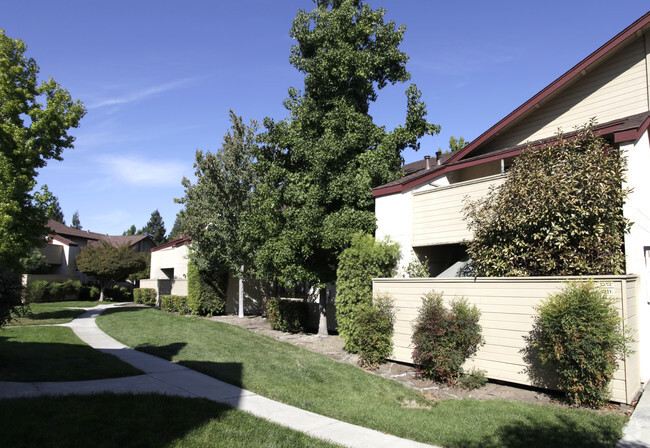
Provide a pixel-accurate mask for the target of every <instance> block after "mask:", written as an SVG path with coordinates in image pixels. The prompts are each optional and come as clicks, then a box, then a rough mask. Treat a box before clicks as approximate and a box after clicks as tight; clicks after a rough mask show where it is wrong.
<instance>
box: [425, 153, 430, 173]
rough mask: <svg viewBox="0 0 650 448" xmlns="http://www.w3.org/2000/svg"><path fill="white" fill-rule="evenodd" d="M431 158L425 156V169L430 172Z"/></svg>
mask: <svg viewBox="0 0 650 448" xmlns="http://www.w3.org/2000/svg"><path fill="white" fill-rule="evenodd" d="M430 159H431V156H424V168H425V169H427V170H429V169H431V162H430Z"/></svg>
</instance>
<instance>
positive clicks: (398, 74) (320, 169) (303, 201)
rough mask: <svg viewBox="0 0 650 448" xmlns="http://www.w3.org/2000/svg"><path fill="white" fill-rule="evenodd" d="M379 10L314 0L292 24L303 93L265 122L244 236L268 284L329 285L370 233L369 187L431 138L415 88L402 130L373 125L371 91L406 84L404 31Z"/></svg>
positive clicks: (388, 177)
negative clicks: (356, 241) (282, 114)
mask: <svg viewBox="0 0 650 448" xmlns="http://www.w3.org/2000/svg"><path fill="white" fill-rule="evenodd" d="M384 13H385V11H384V10H383V9H379V10H376V11H375V10H372V9H371V8H370V7H369V6H368V5H366V4H363V3H362V2H359V1H353V0H343V1H336V2H318V3H317V7H316V8H315V9H314V10H312V11H310V12H305V11H299V12H298V14H297V16H296V18H295V19H294V22H293V26H292V28H291V31H290V35H291V37H292V38H293V39H295V41H296V44H295V45H293V46H292V48H291V56H290V62H291V64H292V65H293V66H294V67H295V68H296V69H298V70H299V71H300V72H302V73H304V91H302V92H301V91H299V90H297V89H295V88H290V89H289V98H288V99H286V100H285V106H286V107H287V109H288V112H289V115H290V116H289V118H287V119H285V120H282V121H279V122H275V121H274V120H273V119H271V118H266V119H265V120H264V127H265V128H266V131H265V132H264V133H263V134H262V135H260V137H259V140H260V141H261V142H263V143H264V145H261V146H260V148H259V153H258V154H257V163H256V172H258V173H260V177H261V182H260V183H259V184H256V186H255V192H256V204H257V206H256V207H255V209H256V211H257V212H258V213H259V215H258V217H255V218H254V220H257V221H254V222H252V224H251V227H252V228H253V231H251V235H250V238H251V239H252V240H255V241H257V245H258V246H259V248H258V250H256V251H255V256H256V265H257V266H258V269H260V270H261V271H262V272H263V273H265V274H266V276H267V277H268V278H279V279H281V280H284V281H287V282H302V281H305V282H308V283H310V284H312V285H317V286H318V287H320V288H322V287H323V285H324V284H325V283H327V282H329V281H332V280H334V279H335V277H336V272H337V266H338V262H339V260H338V259H339V255H340V254H341V252H343V250H344V249H345V248H346V247H348V246H349V245H350V242H351V240H352V236H353V235H354V234H356V233H358V232H364V233H367V234H372V233H373V232H374V230H375V227H376V221H375V216H374V200H373V197H372V188H373V187H376V186H379V185H382V184H385V183H387V182H390V181H392V180H394V179H396V178H398V177H400V176H401V175H402V173H401V165H402V162H403V159H402V156H401V153H402V151H403V150H404V149H405V148H407V147H410V148H417V147H418V139H419V138H420V137H422V136H423V135H425V134H435V133H437V132H439V127H438V126H436V125H433V124H431V123H428V122H427V121H426V119H425V116H426V106H425V104H424V103H423V102H422V101H421V99H420V97H421V93H420V92H419V91H418V89H417V87H416V86H415V85H411V86H409V87H408V88H407V90H406V120H405V123H404V125H403V126H399V127H397V128H396V129H394V130H393V131H387V130H386V129H385V127H383V126H378V125H377V124H375V123H373V120H372V117H371V115H370V114H369V108H370V104H371V102H374V101H376V100H377V91H378V90H380V89H382V88H384V87H385V86H386V85H387V84H389V83H390V84H395V83H397V82H399V83H402V82H405V81H407V80H408V79H409V78H410V74H409V73H408V71H407V70H406V62H407V60H408V56H407V55H406V54H405V53H404V52H402V51H400V49H399V45H400V43H401V41H402V38H403V35H404V32H405V27H404V26H400V27H396V25H395V23H393V22H392V21H387V22H385V21H384ZM339 323H340V322H339ZM322 324H323V322H321V329H320V330H321V331H322V330H324V329H323V326H322Z"/></svg>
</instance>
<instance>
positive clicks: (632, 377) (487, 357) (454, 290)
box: [373, 275, 641, 403]
mask: <svg viewBox="0 0 650 448" xmlns="http://www.w3.org/2000/svg"><path fill="white" fill-rule="evenodd" d="M590 278H593V280H595V281H596V282H597V283H599V284H600V285H601V286H603V287H604V288H605V289H606V290H607V291H608V293H609V295H610V296H611V297H613V298H615V299H616V307H617V309H618V310H619V312H620V315H621V317H622V325H623V326H624V329H625V330H629V331H630V332H631V334H632V336H633V337H634V338H635V340H637V339H638V336H637V329H638V322H637V320H638V319H637V294H638V282H639V279H638V277H637V276H633V275H625V276H595V277H590ZM585 280H587V278H586V277H508V278H503V277H492V278H484V277H483V278H481V277H479V278H462V279H459V278H453V279H451V278H450V279H436V278H425V279H398V278H382V279H374V280H373V288H374V292H375V294H376V293H378V292H386V293H388V294H390V295H391V296H392V297H393V298H394V299H395V308H396V323H395V335H394V337H393V342H394V351H393V357H392V358H393V360H395V361H399V362H406V363H412V359H411V352H412V350H413V346H412V344H411V335H412V324H413V322H414V320H415V318H416V317H417V315H418V310H419V308H420V306H421V305H422V296H424V294H426V293H427V292H429V291H431V290H435V291H438V292H442V293H443V297H444V300H445V302H446V303H448V302H449V301H451V300H453V299H454V298H461V297H464V298H466V299H467V301H468V302H469V303H470V304H474V305H476V306H477V307H478V308H479V310H480V311H481V321H480V323H481V326H482V328H483V336H484V338H485V345H483V346H482V347H481V349H480V350H479V351H478V353H477V354H476V356H475V357H474V358H473V359H472V360H470V361H468V363H467V365H466V367H467V368H471V367H477V368H479V369H483V370H485V371H486V372H487V377H488V378H490V379H494V380H501V381H508V382H512V383H517V384H524V385H532V386H538V387H541V386H545V387H551V388H552V385H549V383H548V382H547V380H546V379H543V378H542V377H543V376H544V374H543V373H540V371H539V366H538V365H534V364H531V362H530V361H529V359H530V358H529V357H528V356H527V351H526V347H527V343H526V338H527V337H528V336H529V334H530V331H531V330H532V329H533V322H534V318H535V315H536V311H535V306H536V305H539V304H540V303H541V302H542V300H543V299H545V298H547V297H548V295H549V294H553V293H556V292H559V291H560V290H561V289H562V288H563V286H564V285H565V284H566V282H567V281H585ZM631 348H632V350H633V351H634V353H631V354H630V355H629V356H628V357H627V358H626V359H625V360H624V361H621V362H619V369H618V371H617V372H616V374H615V376H614V380H613V381H612V400H614V401H617V402H621V403H631V402H632V401H633V399H634V398H635V396H636V395H637V393H638V392H639V391H640V388H641V376H640V362H639V350H638V343H636V342H635V343H634V344H633V346H632V347H631Z"/></svg>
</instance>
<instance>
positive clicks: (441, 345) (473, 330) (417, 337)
mask: <svg viewBox="0 0 650 448" xmlns="http://www.w3.org/2000/svg"><path fill="white" fill-rule="evenodd" d="M480 317H481V313H480V311H479V310H478V308H476V305H472V306H470V305H469V304H468V303H467V301H466V300H465V299H460V300H454V301H452V302H451V303H450V309H447V308H446V307H445V306H444V304H443V301H442V293H439V292H435V291H431V292H428V293H427V294H425V296H424V297H423V298H422V307H421V308H420V311H419V312H418V317H417V319H416V321H415V324H414V325H413V346H414V349H413V355H412V356H413V362H414V363H415V364H416V365H417V366H418V367H419V369H420V370H421V373H422V375H424V376H426V377H430V378H433V379H434V380H436V381H444V382H446V383H448V384H453V383H454V382H455V381H456V380H457V379H458V378H459V377H460V376H461V375H462V373H463V367H462V366H463V364H464V363H465V361H466V360H467V359H468V358H469V357H471V356H473V355H474V354H475V353H476V351H477V350H478V348H479V347H480V346H481V345H482V344H483V337H482V336H481V326H480V325H479V319H480Z"/></svg>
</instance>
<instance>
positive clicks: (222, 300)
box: [187, 261, 228, 316]
mask: <svg viewBox="0 0 650 448" xmlns="http://www.w3.org/2000/svg"><path fill="white" fill-rule="evenodd" d="M216 281H217V284H216V285H215V283H214V279H213V281H210V278H209V277H208V276H207V275H205V274H204V273H201V272H200V271H199V268H198V267H197V266H196V265H195V264H194V263H193V262H191V261H190V262H188V263H187V307H188V309H189V313H190V314H195V315H199V316H214V315H217V314H223V313H225V312H226V288H227V286H228V284H227V281H228V277H227V275H222V276H221V278H217V279H216Z"/></svg>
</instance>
